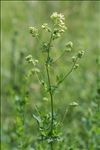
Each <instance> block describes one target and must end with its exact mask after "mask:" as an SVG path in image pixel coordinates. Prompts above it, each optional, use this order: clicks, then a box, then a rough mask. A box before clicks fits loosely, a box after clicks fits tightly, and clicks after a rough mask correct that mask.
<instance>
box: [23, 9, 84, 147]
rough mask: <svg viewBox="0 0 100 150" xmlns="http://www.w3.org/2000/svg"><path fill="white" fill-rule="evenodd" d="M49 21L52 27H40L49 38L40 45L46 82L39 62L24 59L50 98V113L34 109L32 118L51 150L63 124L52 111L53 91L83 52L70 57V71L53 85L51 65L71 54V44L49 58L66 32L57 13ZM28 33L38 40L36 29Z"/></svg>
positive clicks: (66, 75) (30, 56)
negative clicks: (44, 55)
mask: <svg viewBox="0 0 100 150" xmlns="http://www.w3.org/2000/svg"><path fill="white" fill-rule="evenodd" d="M50 19H51V21H52V24H53V25H52V27H49V25H48V24H47V23H44V24H43V25H42V26H41V28H42V30H44V31H46V32H45V33H46V34H49V36H50V39H49V41H46V42H44V43H43V45H42V50H43V54H44V53H46V60H45V70H46V76H47V81H46V82H45V81H44V79H42V78H40V74H41V72H42V70H40V69H39V67H38V63H39V61H38V60H37V59H34V58H33V57H32V55H28V56H27V57H26V61H27V62H28V63H30V64H32V65H33V66H32V69H31V71H30V73H32V74H35V75H36V77H37V79H38V81H39V83H40V84H41V86H42V87H43V88H44V90H45V91H46V92H47V93H49V98H50V103H51V106H50V107H51V112H50V113H48V114H46V115H42V114H41V113H40V112H39V110H38V108H37V107H36V110H37V113H38V116H37V115H34V114H33V117H34V119H35V120H36V121H37V123H38V127H39V132H40V140H41V141H42V142H43V141H47V142H48V143H49V144H50V147H51V150H53V149H54V143H55V142H57V141H61V140H62V138H61V133H60V128H61V126H62V123H63V122H60V121H57V116H56V113H55V111H54V94H55V91H56V90H57V89H58V88H59V86H60V84H61V83H63V82H64V81H65V79H66V78H67V77H68V76H69V75H70V74H71V73H72V71H73V70H74V69H77V68H78V67H79V64H78V61H79V60H80V58H81V57H82V56H83V54H84V51H83V50H82V51H79V52H78V53H77V54H76V55H75V56H73V57H72V67H71V68H70V70H69V71H68V72H66V73H65V75H64V76H63V77H61V76H60V75H57V76H56V81H55V83H53V81H52V78H51V77H52V74H51V72H50V70H51V67H53V64H54V63H55V62H57V61H58V60H59V59H61V58H62V57H63V56H64V55H65V53H69V52H71V50H72V48H73V43H72V42H71V41H69V42H68V43H67V44H66V45H65V50H64V51H63V52H62V54H61V55H60V56H59V57H58V58H57V59H55V60H54V58H53V57H52V56H51V51H52V48H53V46H54V41H56V40H57V39H59V38H60V37H61V36H62V35H63V34H64V32H65V31H66V30H67V27H66V25H65V17H64V15H62V14H58V13H57V12H54V13H53V14H52V15H51V17H50ZM29 31H30V33H31V35H32V36H33V37H35V38H36V39H37V40H39V38H40V36H39V35H40V34H39V30H38V29H37V28H35V27H30V28H29ZM44 99H47V97H44ZM76 105H77V103H76V102H73V103H72V104H71V108H72V106H76ZM65 117H66V112H65V114H64V118H65ZM64 118H63V121H64ZM43 149H44V146H43Z"/></svg>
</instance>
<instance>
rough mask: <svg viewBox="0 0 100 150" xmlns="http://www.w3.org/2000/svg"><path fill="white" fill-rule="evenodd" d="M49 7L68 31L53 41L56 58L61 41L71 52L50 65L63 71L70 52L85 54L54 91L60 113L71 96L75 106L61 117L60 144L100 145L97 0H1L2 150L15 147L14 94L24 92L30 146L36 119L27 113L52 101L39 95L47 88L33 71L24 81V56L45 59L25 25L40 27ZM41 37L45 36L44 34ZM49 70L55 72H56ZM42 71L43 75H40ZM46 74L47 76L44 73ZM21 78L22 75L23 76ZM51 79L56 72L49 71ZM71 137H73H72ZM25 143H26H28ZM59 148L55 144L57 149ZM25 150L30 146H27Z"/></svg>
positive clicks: (91, 148)
mask: <svg viewBox="0 0 100 150" xmlns="http://www.w3.org/2000/svg"><path fill="white" fill-rule="evenodd" d="M53 12H58V13H62V14H64V15H65V19H66V26H67V28H68V29H67V31H66V33H65V34H64V35H63V37H62V38H61V39H59V40H57V42H56V43H55V47H54V50H53V52H52V56H53V57H54V58H57V57H58V56H59V55H60V54H61V52H62V51H63V50H64V45H65V44H66V43H67V42H68V41H72V42H73V44H74V48H73V51H72V53H71V54H68V56H67V55H65V56H64V57H63V59H62V60H60V61H58V64H56V65H55V66H54V70H55V73H54V75H55V74H56V73H58V74H60V73H64V72H66V70H67V69H69V68H70V66H71V57H72V56H73V55H74V54H76V53H77V52H78V51H79V50H84V51H85V55H84V57H83V58H82V60H81V62H80V67H79V68H78V69H77V70H76V71H74V72H73V73H72V74H71V75H70V77H69V78H68V79H67V80H65V82H64V83H63V84H62V85H61V87H60V89H59V91H57V93H56V95H55V101H54V107H55V112H56V113H57V115H58V118H60V119H61V118H62V116H63V114H64V112H65V110H66V109H67V108H68V106H69V104H70V103H71V102H73V101H75V102H77V103H78V104H79V105H78V107H77V108H75V109H74V110H73V111H72V112H70V114H69V116H68V117H67V118H66V119H65V122H64V128H63V131H62V133H63V134H64V137H65V138H64V141H63V142H64V143H63V144H62V145H60V146H58V147H60V148H61V147H62V148H61V149H62V150H63V149H64V150H67V147H69V148H72V149H73V150H81V149H83V150H99V149H100V141H99V139H100V128H99V126H100V117H99V116H100V108H99V106H100V105H99V103H100V102H99V100H100V84H99V82H100V78H99V67H100V66H99V65H100V56H99V55H100V27H99V24H100V2H99V1H47V2H46V1H12V2H10V1H4V2H3V1H2V3H1V29H2V31H1V42H2V44H1V67H2V68H1V79H2V90H1V91H2V102H1V108H2V149H3V150H11V149H12V150H16V147H17V146H16V145H17V142H16V141H17V139H16V133H15V130H16V129H15V128H16V127H15V118H16V115H17V108H16V107H17V104H16V102H17V101H18V98H19V97H20V96H23V95H27V91H28V93H29V95H28V100H27V101H28V105H27V107H26V110H25V112H26V116H25V118H26V124H27V131H26V132H27V136H28V137H30V141H29V143H30V144H28V145H31V147H34V141H35V140H36V136H35V133H36V134H37V129H36V124H35V122H34V120H33V118H32V117H31V114H32V113H33V112H34V111H35V110H34V109H35V107H34V105H37V106H38V108H39V109H40V111H41V112H43V111H44V113H46V112H48V110H49V109H50V108H49V105H50V103H49V102H48V101H44V100H43V98H42V97H43V96H44V97H45V96H47V95H45V93H44V92H43V90H42V89H41V87H40V86H39V85H38V83H37V79H36V78H35V77H34V76H33V77H30V78H28V80H27V81H26V80H25V76H27V74H28V71H29V66H28V65H27V64H26V62H25V57H26V56H27V55H28V54H32V55H33V57H34V58H36V59H39V60H40V62H43V60H44V56H43V54H42V52H41V42H43V39H41V41H40V43H38V42H37V41H36V40H34V39H33V38H32V37H31V35H30V34H29V29H28V28H29V27H30V26H35V27H37V28H40V27H41V25H42V24H43V23H45V22H46V23H49V24H51V20H50V15H51V14H52V13H53ZM43 38H44V41H46V39H47V38H48V36H47V35H46V34H45V35H43ZM54 70H53V71H54ZM43 76H44V74H43ZM44 77H45V76H44ZM23 78H24V79H23ZM52 80H54V76H52ZM73 137H74V138H73ZM26 147H27V146H26ZM56 149H57V148H56ZM28 150H31V149H29V147H28Z"/></svg>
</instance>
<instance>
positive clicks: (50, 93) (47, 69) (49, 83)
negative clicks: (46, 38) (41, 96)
mask: <svg viewBox="0 0 100 150" xmlns="http://www.w3.org/2000/svg"><path fill="white" fill-rule="evenodd" d="M51 42H52V34H51V38H50V42H49V45H48V53H47V61H46V72H47V78H48V88H49V95H50V101H51V136H52V133H53V118H54V110H53V93H52V90H51V80H50V73H49V68H48V59H49V58H50V53H49V52H50V46H51ZM50 146H51V150H53V142H51V143H50Z"/></svg>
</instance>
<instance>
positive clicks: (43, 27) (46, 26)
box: [42, 23, 51, 32]
mask: <svg viewBox="0 0 100 150" xmlns="http://www.w3.org/2000/svg"><path fill="white" fill-rule="evenodd" d="M42 29H44V30H46V31H48V32H51V29H50V28H49V27H48V24H47V23H44V24H43V25H42Z"/></svg>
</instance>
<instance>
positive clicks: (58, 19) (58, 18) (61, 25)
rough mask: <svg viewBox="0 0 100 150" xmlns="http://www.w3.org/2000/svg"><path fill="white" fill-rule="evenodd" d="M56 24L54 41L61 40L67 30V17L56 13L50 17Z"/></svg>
mask: <svg viewBox="0 0 100 150" xmlns="http://www.w3.org/2000/svg"><path fill="white" fill-rule="evenodd" d="M50 18H51V19H52V21H53V23H54V33H53V39H56V38H59V37H60V36H61V34H62V33H64V32H65V30H66V29H67V27H66V25H65V17H64V15H63V14H58V13H57V12H54V13H53V14H52V15H51V17H50Z"/></svg>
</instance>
